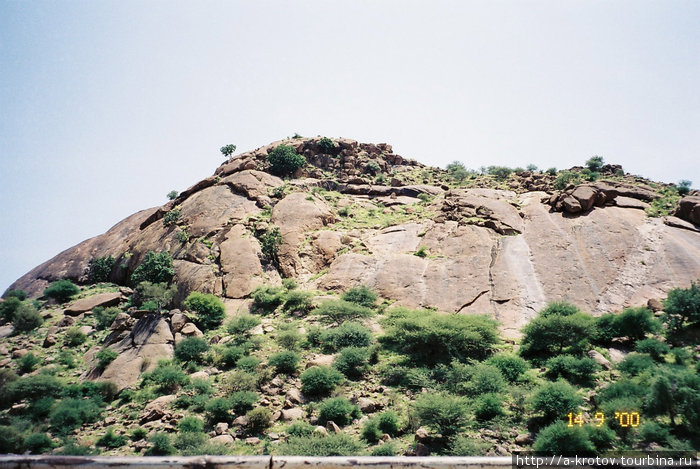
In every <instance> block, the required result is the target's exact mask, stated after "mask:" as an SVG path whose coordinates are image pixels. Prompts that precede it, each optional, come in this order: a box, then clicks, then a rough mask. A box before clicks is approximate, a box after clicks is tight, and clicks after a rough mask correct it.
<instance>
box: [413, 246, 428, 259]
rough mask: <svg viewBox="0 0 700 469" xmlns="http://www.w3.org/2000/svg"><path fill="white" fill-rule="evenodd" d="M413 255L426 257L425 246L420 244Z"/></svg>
mask: <svg viewBox="0 0 700 469" xmlns="http://www.w3.org/2000/svg"><path fill="white" fill-rule="evenodd" d="M413 255H414V256H418V257H420V258H426V257H428V248H427V247H425V246H420V247H419V248H418V250H417V251H416V252H414V253H413Z"/></svg>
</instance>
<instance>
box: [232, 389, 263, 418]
mask: <svg viewBox="0 0 700 469" xmlns="http://www.w3.org/2000/svg"><path fill="white" fill-rule="evenodd" d="M256 402H258V394H257V393H255V392H252V391H237V392H234V393H233V394H231V397H230V398H229V403H230V405H231V410H233V411H234V412H235V413H236V414H243V413H245V412H247V411H249V410H250V409H252V408H253V405H255V403H256Z"/></svg>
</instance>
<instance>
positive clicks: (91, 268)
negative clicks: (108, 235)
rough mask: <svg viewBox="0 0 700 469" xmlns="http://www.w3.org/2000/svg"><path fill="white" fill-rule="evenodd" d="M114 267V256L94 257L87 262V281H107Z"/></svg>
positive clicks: (92, 282)
mask: <svg viewBox="0 0 700 469" xmlns="http://www.w3.org/2000/svg"><path fill="white" fill-rule="evenodd" d="M113 267H114V257H112V256H105V257H96V258H94V259H93V260H91V261H90V263H89V264H88V275H87V281H88V283H91V284H94V283H99V282H109V279H110V277H111V275H112V268H113Z"/></svg>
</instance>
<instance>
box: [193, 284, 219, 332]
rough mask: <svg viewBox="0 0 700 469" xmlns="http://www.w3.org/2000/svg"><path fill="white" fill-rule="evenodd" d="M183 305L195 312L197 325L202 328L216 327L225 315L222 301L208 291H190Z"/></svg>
mask: <svg viewBox="0 0 700 469" xmlns="http://www.w3.org/2000/svg"><path fill="white" fill-rule="evenodd" d="M185 307H186V308H187V309H190V310H192V311H194V312H196V313H197V325H198V326H199V327H201V328H202V329H204V330H209V329H215V328H217V327H218V326H219V325H220V324H221V321H223V319H224V317H225V315H226V309H225V307H224V303H223V302H222V301H221V300H220V299H219V298H218V297H217V296H215V295H212V294H209V293H200V292H192V293H190V294H189V295H188V296H187V299H186V300H185Z"/></svg>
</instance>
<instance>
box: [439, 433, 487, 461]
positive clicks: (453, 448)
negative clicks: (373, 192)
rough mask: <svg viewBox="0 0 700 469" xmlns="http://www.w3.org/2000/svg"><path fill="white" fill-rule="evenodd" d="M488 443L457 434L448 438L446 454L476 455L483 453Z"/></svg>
mask: <svg viewBox="0 0 700 469" xmlns="http://www.w3.org/2000/svg"><path fill="white" fill-rule="evenodd" d="M487 447H488V443H486V442H484V441H483V440H477V439H475V438H470V437H468V436H463V435H460V436H457V437H455V438H452V440H450V448H449V450H448V454H449V455H450V456H476V455H480V454H483V453H484V451H485V450H486V448H487Z"/></svg>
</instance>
